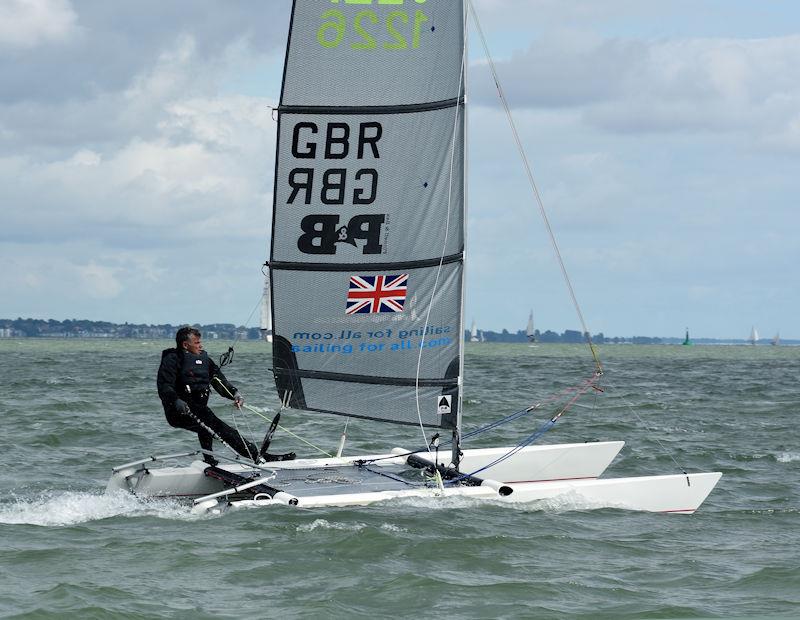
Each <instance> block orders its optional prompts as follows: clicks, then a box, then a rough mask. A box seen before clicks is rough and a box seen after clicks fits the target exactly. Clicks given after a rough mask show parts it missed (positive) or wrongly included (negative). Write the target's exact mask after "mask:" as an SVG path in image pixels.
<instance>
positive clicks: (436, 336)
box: [108, 0, 721, 513]
mask: <svg viewBox="0 0 800 620" xmlns="http://www.w3.org/2000/svg"><path fill="white" fill-rule="evenodd" d="M466 19H467V10H466V6H465V4H464V3H463V2H462V1H461V0H427V1H424V0H423V1H420V0H417V1H416V2H410V1H406V2H405V3H403V2H402V1H401V2H399V3H398V2H392V3H391V4H388V3H387V4H384V3H378V2H372V3H370V2H366V3H365V2H358V3H355V2H353V3H351V2H343V3H340V2H334V3H330V4H327V5H326V4H325V3H321V2H319V1H318V0H313V1H312V0H295V2H294V5H293V9H292V19H291V27H290V33H289V42H288V47H287V52H286V64H285V69H284V78H283V87H282V92H281V98H280V105H279V107H278V110H277V112H278V119H277V120H278V146H277V149H276V166H275V191H274V204H273V225H272V239H271V251H270V260H269V262H268V263H267V267H268V280H269V293H270V294H269V295H266V294H265V296H264V297H265V299H266V298H269V299H270V303H271V323H270V324H271V327H272V361H273V367H272V373H273V376H274V379H275V384H276V388H277V392H278V396H279V398H280V400H281V402H282V403H283V407H284V408H286V409H292V410H296V411H305V412H309V414H310V415H323V414H329V415H339V416H345V417H347V418H351V417H352V418H360V419H363V420H370V421H372V422H374V423H375V424H376V425H379V424H399V425H405V426H408V427H410V428H412V429H413V428H416V429H417V430H416V431H415V433H418V432H420V431H421V434H422V435H423V436H424V437H426V441H425V443H426V444H427V446H426V447H424V448H422V449H415V450H410V451H409V450H404V449H402V448H395V449H394V450H391V451H387V452H385V453H381V454H371V455H369V454H368V455H358V456H348V457H342V456H337V457H329V458H321V459H320V458H317V459H297V460H294V461H281V462H275V463H267V464H263V465H257V464H246V463H244V462H242V461H241V460H235V459H225V458H222V457H221V455H218V454H217V453H215V456H218V457H220V458H222V460H223V462H222V463H220V464H217V465H215V466H209V464H208V463H205V462H202V461H201V460H199V458H198V459H195V460H192V461H191V462H190V463H189V464H188V465H183V466H175V465H174V463H175V462H176V461H179V460H180V459H190V460H191V459H192V457H193V456H198V457H199V456H200V452H194V453H184V454H174V455H166V456H154V457H149V458H147V459H142V460H140V461H137V462H133V463H127V464H125V465H121V466H119V467H116V468H115V469H114V470H113V473H112V476H111V479H110V481H109V483H108V491H109V492H111V491H115V490H124V491H129V492H132V493H135V494H136V495H139V496H150V497H153V496H155V497H165V496H170V497H189V498H192V500H193V501H194V504H195V507H196V509H197V510H198V511H205V510H213V509H218V508H220V507H244V506H247V507H250V506H274V505H293V506H299V507H309V508H314V507H324V506H351V505H367V504H371V503H374V502H378V501H385V500H392V499H398V498H406V497H422V498H435V497H453V496H457V497H470V498H476V499H491V500H494V501H500V502H528V501H534V500H541V499H548V498H551V497H555V496H559V495H563V494H565V493H567V494H570V493H574V494H577V495H578V496H580V497H582V498H585V499H587V500H588V501H589V502H590V504H591V505H592V506H597V507H600V506H613V507H619V508H628V509H634V510H648V511H661V512H682V513H691V512H693V511H694V510H696V509H697V508H698V507H699V506H700V504H701V503H702V502H703V501H704V499H705V498H706V496H707V495H708V493H709V492H710V491H711V490H712V489H713V487H714V485H715V484H716V482H717V481H718V480H719V478H720V476H721V474H719V473H701V474H679V475H672V476H651V477H639V478H620V479H613V478H612V479H603V478H600V476H601V474H602V473H603V472H604V471H605V470H606V468H607V467H608V466H609V464H610V463H611V461H612V460H613V459H614V458H615V456H616V455H617V453H618V452H619V450H620V449H621V448H622V446H623V442H620V441H612V442H597V443H576V444H560V445H547V446H533V445H531V444H533V443H534V442H535V441H536V440H537V439H538V438H539V437H540V436H541V434H543V433H544V432H545V431H546V430H548V429H549V428H551V427H552V426H553V425H554V424H555V423H556V422H557V421H558V420H559V419H560V417H561V416H562V415H563V414H564V413H565V412H566V411H567V410H568V409H569V407H570V406H571V405H572V404H574V403H575V402H576V401H577V400H578V399H579V398H580V397H581V396H583V395H585V394H587V393H593V394H594V393H599V392H600V391H602V390H601V388H600V386H599V380H600V377H601V375H602V369H601V366H600V363H599V359H597V357H596V353H595V351H594V348H593V347H592V348H591V351H592V355H593V356H594V358H595V363H596V368H595V372H594V374H593V376H592V377H591V378H590V379H589V380H587V381H584V382H582V383H580V384H579V385H577V386H576V387H575V388H573V389H572V391H570V392H568V393H567V394H566V395H565V396H564V402H563V403H562V404H559V405H558V406H555V405H553V407H554V409H553V411H554V412H553V413H552V414H550V415H549V416H548V418H549V419H548V420H547V421H546V422H545V424H544V425H542V427H541V428H539V429H537V430H536V431H535V432H533V433H530V434H528V435H527V436H526V437H525V438H524V439H522V440H521V441H520V442H519V443H518V444H517V445H513V446H506V447H497V448H482V449H467V448H465V447H464V445H462V441H463V440H464V439H467V438H469V437H471V436H474V435H475V433H477V432H478V431H481V432H484V431H490V430H492V429H493V428H494V427H495V426H496V425H497V424H498V423H490V424H487V425H486V426H485V427H482V428H481V429H478V430H476V431H473V432H472V433H470V434H468V435H465V436H463V437H462V395H463V394H462V388H463V377H464V368H463V363H464V362H463V360H464V340H465V338H464V334H465V331H464V316H463V314H464V312H463V306H464V261H465V253H464V250H465V237H464V225H465V194H466V192H465V176H464V171H465V152H466V149H465V106H466V99H465V92H464V85H465V74H466V66H467V55H466V45H465V43H466V38H465V25H466ZM268 318H269V317H265V323H264V324H265V325H266V324H268V323H269V322H268V321H267V320H266V319H268ZM531 322H532V317H531ZM265 329H266V328H265ZM531 331H532V325H531ZM584 331H586V333H588V330H584ZM536 408H538V407H533V406H531V407H525V408H524V409H522V410H520V411H519V412H517V413H514V414H511V415H510V416H507V417H506V418H505V419H504V420H503V421H511V420H516V419H521V418H522V417H524V416H525V415H526V414H528V413H530V412H531V411H532V410H534V409H536ZM378 428H379V427H378ZM431 433H433V437H432V438H430V440H428V435H429V434H431ZM440 433H441V434H443V435H444V437H440ZM268 436H269V435H268ZM448 436H449V437H448ZM266 443H268V442H267V441H265V444H266ZM415 443H416V442H415ZM262 451H263V450H262ZM340 453H341V450H340ZM206 454H207V453H206Z"/></svg>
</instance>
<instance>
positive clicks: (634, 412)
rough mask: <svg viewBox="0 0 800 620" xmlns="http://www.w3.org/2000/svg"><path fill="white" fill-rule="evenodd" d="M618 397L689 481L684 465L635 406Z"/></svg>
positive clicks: (622, 397)
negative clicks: (662, 441)
mask: <svg viewBox="0 0 800 620" xmlns="http://www.w3.org/2000/svg"><path fill="white" fill-rule="evenodd" d="M609 387H611V388H615V387H616V386H611V385H609ZM619 398H620V400H622V402H623V404H624V405H625V406H626V407H627V408H628V409H629V410H630V411H631V413H633V415H634V417H635V418H636V419H637V420H639V423H640V424H641V425H642V426H643V427H644V428H645V430H647V431H648V433H649V435H650V436H651V437H652V438H653V440H654V441H655V442H656V443H657V444H658V447H659V448H661V451H662V452H663V453H664V454H666V455H667V456H668V457H669V458H670V459H671V460H672V462H673V463H675V467H677V468H678V469H679V470H680V471H681V472H683V474H684V475H685V476H687V477H686V481H687V482H689V477H688V474H687V473H686V468H685V467H683V466H682V465H681V464H680V463H678V461H677V460H676V459H675V457H674V456H673V455H672V452H670V451H669V450H667V448H666V446H664V444H663V443H661V441H659V439H658V437H657V436H656V434H655V432H654V431H653V430H652V429H651V428H650V427H649V426H648V425H647V424H646V423H645V421H644V420H642V418H641V416H640V415H639V413H638V412H637V411H636V408H635V407H634V406H633V404H632V403H631V402H630V401H629V400H628V399H627V398H625V397H624V396H620V397H619ZM689 484H690V485H691V483H689Z"/></svg>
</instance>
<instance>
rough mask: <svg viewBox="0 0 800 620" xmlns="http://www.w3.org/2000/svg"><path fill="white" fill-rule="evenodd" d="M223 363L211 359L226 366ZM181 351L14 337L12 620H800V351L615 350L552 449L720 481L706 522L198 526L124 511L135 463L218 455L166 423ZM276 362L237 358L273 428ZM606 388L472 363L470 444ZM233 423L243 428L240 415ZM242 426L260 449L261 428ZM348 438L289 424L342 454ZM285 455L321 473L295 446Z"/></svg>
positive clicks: (364, 435)
mask: <svg viewBox="0 0 800 620" xmlns="http://www.w3.org/2000/svg"><path fill="white" fill-rule="evenodd" d="M206 344H207V349H208V350H209V351H210V353H211V354H212V355H218V354H219V353H222V352H223V351H224V350H225V349H226V348H227V343H224V346H223V343H219V346H217V345H218V343H217V342H214V341H208V342H207V343H206ZM167 346H169V343H168V342H142V341H137V340H109V341H100V340H34V339H28V340H0V360H2V362H1V363H2V375H1V376H2V379H3V390H2V391H0V420H2V424H3V433H2V437H3V438H2V450H0V575H2V578H1V579H0V616H2V617H4V618H8V617H14V618H111V617H113V618H242V617H255V618H265V617H285V618H329V617H342V618H344V617H347V618H352V617H358V618H374V617H381V618H384V617H386V618H388V617H398V618H418V617H430V616H433V615H436V616H444V617H459V618H581V617H585V618H693V617H725V618H730V617H772V616H774V617H781V616H785V617H798V616H800V544H798V539H799V538H800V536H799V535H798V530H800V439H798V437H800V434H799V433H798V431H797V422H798V417H799V416H800V390H798V380H800V348H795V347H770V346H758V347H752V346H748V347H745V346H716V347H713V346H694V347H681V346H622V345H616V346H608V345H607V346H603V347H600V355H601V359H602V360H603V362H604V369H605V375H604V377H603V383H602V385H603V388H604V389H605V392H604V393H602V394H600V393H594V394H592V395H588V396H586V397H584V398H583V399H581V400H580V401H578V402H577V403H576V404H575V405H574V406H573V407H571V408H570V409H569V410H568V411H567V412H566V413H565V414H564V415H563V417H562V418H561V419H560V420H559V422H558V423H557V424H556V426H555V428H554V429H553V430H551V431H550V432H549V433H547V434H546V435H545V436H544V437H543V438H542V439H541V440H540V442H542V443H562V442H575V441H594V440H614V439H624V440H626V442H627V444H626V447H625V448H624V449H623V451H622V453H621V454H620V456H619V457H617V459H616V461H615V462H614V463H613V464H612V466H611V467H610V469H609V471H608V472H607V474H606V475H613V476H631V475H650V474H662V473H680V472H681V471H682V470H684V469H685V470H687V471H722V472H723V473H724V476H723V478H722V480H721V481H720V483H719V485H718V486H717V488H716V489H715V490H714V491H713V492H712V493H711V495H710V496H709V498H708V499H707V500H706V502H705V503H704V504H703V506H702V507H701V508H700V510H699V511H698V512H697V513H696V514H694V515H692V516H685V515H673V516H668V515H662V514H649V513H636V512H626V511H622V510H615V509H600V510H592V509H591V508H592V506H590V505H587V504H586V503H585V502H584V501H582V500H581V498H580V497H578V496H570V495H568V496H564V497H560V498H556V499H551V500H547V501H542V502H534V503H530V504H523V505H506V504H501V503H499V502H478V501H472V500H468V499H463V498H460V499H447V500H442V501H428V500H419V499H415V500H404V501H393V502H387V503H382V504H379V505H373V506H369V507H366V508H331V509H315V510H302V509H296V508H289V507H280V508H277V509H268V510H265V509H262V510H242V511H235V512H229V513H226V514H224V515H206V516H196V515H193V514H191V512H190V510H189V508H188V507H187V506H186V505H185V504H182V503H180V502H177V501H166V500H160V501H142V500H140V499H137V498H135V497H132V496H129V495H124V494H120V495H112V496H107V495H105V494H104V487H105V484H106V482H107V480H108V477H109V475H110V471H111V467H113V466H114V465H119V464H122V463H125V462H129V461H133V460H136V459H138V458H141V457H144V456H147V455H151V454H168V453H174V452H180V451H189V450H192V449H195V448H196V440H195V438H194V436H193V435H192V434H190V433H188V432H186V431H182V430H178V429H172V428H170V427H169V426H168V425H167V424H166V422H165V420H164V416H163V413H162V411H161V407H160V404H159V401H158V399H157V397H156V394H155V373H156V369H157V367H158V363H159V359H160V351H161V349H162V348H165V347H167ZM267 347H268V345H267V344H266V343H262V342H244V343H239V344H238V345H237V346H236V357H235V361H234V363H233V364H232V365H231V366H228V367H226V369H225V371H226V373H227V375H228V378H229V379H230V380H231V381H232V382H233V383H234V384H235V385H237V386H238V387H239V388H240V390H241V392H242V393H243V394H244V396H245V398H246V400H247V402H248V403H249V404H250V405H253V406H254V407H256V408H257V409H258V411H259V412H260V413H261V414H262V416H263V417H264V418H268V419H269V418H271V417H272V415H274V412H275V411H276V410H277V408H278V401H277V398H276V396H275V393H274V389H273V387H272V380H271V378H270V374H269V371H268V367H269V365H270V361H269V357H268V355H267ZM592 371H593V364H592V360H591V357H590V355H589V354H588V351H587V350H586V348H584V347H579V346H566V345H547V344H539V345H538V346H535V347H531V346H528V345H526V344H519V345H512V344H504V345H494V344H487V343H470V344H468V345H467V348H466V357H465V373H466V385H465V389H464V393H465V411H464V422H465V429H466V430H469V429H471V428H476V427H478V426H480V425H482V424H484V423H486V422H488V421H490V420H493V419H496V418H498V417H501V416H503V415H506V414H508V413H511V412H513V411H517V410H519V409H521V408H523V407H525V406H527V405H531V404H535V403H537V402H546V401H547V399H548V398H549V397H550V396H551V395H552V394H554V393H558V392H559V391H561V390H564V389H566V388H569V387H571V386H575V385H579V384H580V382H581V381H582V380H584V379H586V378H587V377H588V376H590V375H591V373H592ZM211 405H212V407H213V408H214V409H215V410H216V411H217V413H218V415H220V417H223V419H226V420H228V421H229V422H231V417H230V416H231V413H232V411H233V409H232V408H231V407H230V405H229V404H228V401H223V400H222V399H220V398H217V397H213V398H212V403H211ZM553 413H555V410H554V409H553V408H552V407H551V406H549V405H545V406H544V407H543V408H542V409H539V410H537V411H535V412H534V413H532V414H531V415H530V416H528V417H525V418H523V419H521V420H519V421H517V422H516V423H514V424H513V425H512V426H510V427H501V428H500V429H498V431H497V432H495V433H494V434H491V435H488V434H487V435H480V436H478V437H476V438H475V440H474V441H472V442H471V443H470V444H469V446H471V447H483V446H491V445H514V444H515V442H517V441H519V440H521V439H522V438H524V437H525V436H527V435H529V434H530V433H531V432H532V431H533V430H535V429H536V428H538V427H539V426H540V425H541V423H542V422H543V421H545V420H546V419H547V418H548V416H550V415H552V414H553ZM236 420H237V424H238V425H239V429H240V431H241V432H242V433H244V434H247V435H248V436H249V437H251V438H252V439H254V440H255V441H256V442H258V441H260V439H261V437H262V436H263V433H264V430H265V427H266V424H267V422H266V421H265V420H264V419H263V418H262V417H259V416H257V415H248V416H247V417H237V418H236ZM344 422H345V421H344V420H343V419H339V418H335V417H325V416H320V415H315V414H303V413H300V412H296V411H285V412H284V414H283V416H282V418H281V425H282V426H285V427H286V428H287V429H288V430H290V431H291V432H293V433H295V434H297V435H298V436H300V437H302V438H303V439H304V440H306V441H308V442H310V443H311V444H313V445H314V446H316V447H317V448H319V449H321V450H326V451H328V452H334V451H335V450H336V447H337V445H338V442H339V438H340V435H341V432H342V430H343V427H344ZM347 435H348V441H347V444H346V446H345V454H355V453H358V452H362V451H367V452H372V451H376V450H383V449H385V448H387V447H392V446H394V445H400V446H404V447H419V446H420V445H422V444H423V441H425V442H427V440H428V439H429V437H425V438H424V439H423V434H422V432H421V431H420V429H418V428H414V427H394V426H389V425H377V424H375V423H372V422H365V421H359V420H350V422H349V425H348V428H347ZM428 435H430V432H429V433H428ZM220 449H221V448H220ZM273 449H274V451H280V452H282V451H288V450H295V451H296V452H298V453H299V454H301V455H303V456H318V455H319V453H316V452H315V451H314V448H312V447H310V446H309V445H308V444H306V443H303V442H301V441H300V440H298V439H296V438H295V437H293V436H292V435H290V434H288V433H287V432H284V431H280V430H279V431H278V432H277V433H276V435H275V439H274V441H273Z"/></svg>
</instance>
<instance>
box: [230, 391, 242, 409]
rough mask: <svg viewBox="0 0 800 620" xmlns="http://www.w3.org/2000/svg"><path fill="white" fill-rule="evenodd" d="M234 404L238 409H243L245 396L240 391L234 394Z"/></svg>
mask: <svg viewBox="0 0 800 620" xmlns="http://www.w3.org/2000/svg"><path fill="white" fill-rule="evenodd" d="M233 404H234V405H236V407H237V409H241V408H242V405H244V398H242V395H241V394H239V392H236V393H235V394H234V395H233Z"/></svg>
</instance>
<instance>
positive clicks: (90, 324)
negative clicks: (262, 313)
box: [0, 318, 261, 340]
mask: <svg viewBox="0 0 800 620" xmlns="http://www.w3.org/2000/svg"><path fill="white" fill-rule="evenodd" d="M194 327H196V328H197V329H199V330H200V331H201V332H202V333H203V336H204V338H206V339H213V338H222V339H225V340H233V339H235V338H238V339H240V340H257V339H259V338H260V337H261V333H260V330H259V329H258V328H257V327H243V326H241V325H239V326H237V325H234V324H233V323H211V324H209V325H199V324H195V325H194ZM179 328H180V325H171V324H169V323H165V324H161V325H147V324H144V323H140V324H137V323H122V324H119V323H109V322H108V321H88V320H85V319H67V320H65V321H56V320H54V319H47V320H45V319H23V318H17V319H0V337H5V338H153V339H156V338H166V339H171V338H174V337H175V332H176V331H178V329H179Z"/></svg>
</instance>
